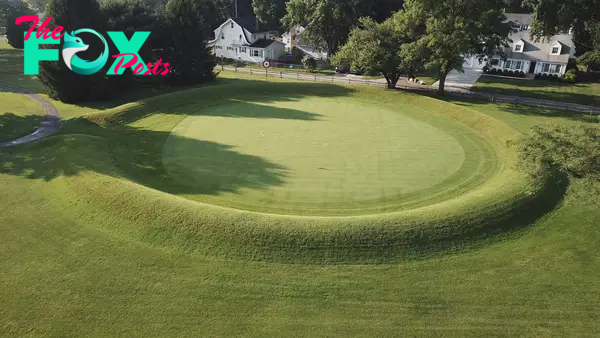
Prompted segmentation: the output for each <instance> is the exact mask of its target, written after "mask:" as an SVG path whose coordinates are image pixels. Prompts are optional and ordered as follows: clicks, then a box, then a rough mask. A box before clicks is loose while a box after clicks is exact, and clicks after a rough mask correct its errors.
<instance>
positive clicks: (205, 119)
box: [163, 97, 479, 215]
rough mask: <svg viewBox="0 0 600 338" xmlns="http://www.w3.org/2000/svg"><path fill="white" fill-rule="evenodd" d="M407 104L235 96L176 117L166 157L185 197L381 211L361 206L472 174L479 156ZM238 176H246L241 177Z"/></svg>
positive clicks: (393, 200)
mask: <svg viewBox="0 0 600 338" xmlns="http://www.w3.org/2000/svg"><path fill="white" fill-rule="evenodd" d="M407 109H408V107H407V106H399V108H398V109H392V108H390V107H385V106H378V105H373V104H367V103H364V102H361V101H358V100H352V99H332V98H319V97H307V98H303V99H299V100H281V101H269V103H261V102H258V100H257V102H249V101H239V100H238V101H235V102H233V103H228V104H224V105H221V106H213V107H209V108H205V109H203V110H201V111H199V112H198V113H197V114H194V115H192V116H189V117H187V118H185V119H184V120H183V121H182V122H180V123H179V124H178V125H177V126H176V127H175V128H174V129H173V130H172V132H171V134H170V136H169V137H168V139H167V141H166V143H165V145H164V148H163V164H164V166H165V168H166V170H167V172H168V173H169V174H170V175H171V176H172V177H173V178H174V179H175V180H176V181H177V182H178V183H179V184H183V185H188V186H193V187H194V188H195V191H196V192H197V194H195V196H188V197H192V198H193V199H198V200H201V201H204V202H207V203H212V204H217V205H224V206H229V207H235V208H240V209H246V210H253V211H266V212H275V213H285V214H318V215H323V214H338V213H340V210H343V213H344V214H348V213H353V212H352V210H355V211H356V212H354V213H365V212H366V213H369V212H377V211H382V210H379V209H377V210H375V211H373V210H371V211H370V210H369V209H366V210H365V208H368V207H375V206H378V205H388V206H389V205H392V206H398V205H399V204H402V203H406V202H409V201H414V200H415V199H419V198H423V197H424V196H425V195H427V196H431V195H435V193H439V192H440V191H442V190H446V189H449V188H451V187H453V186H455V185H457V184H460V183H461V182H463V181H464V180H465V179H468V178H469V177H470V176H472V175H473V172H474V170H476V167H477V164H478V162H479V161H478V159H476V158H471V159H470V160H469V161H468V162H469V163H468V165H465V161H466V159H467V156H469V155H471V157H477V154H472V153H470V154H467V153H466V152H465V149H464V147H463V146H462V145H461V142H459V140H457V138H456V137H455V136H453V135H451V134H450V133H449V132H448V130H443V129H441V128H439V127H436V126H432V125H430V124H427V123H425V122H422V121H419V120H417V119H414V118H412V117H409V116H407V115H406V114H403V110H407ZM446 129H448V128H446ZM463 142H464V141H463ZM209 145H210V146H209ZM211 149H212V150H213V151H211ZM222 149H227V152H223V151H221V150H222ZM233 154H235V155H233ZM461 169H462V170H461ZM239 180H243V181H244V182H246V183H247V182H250V184H245V185H244V186H243V187H238V185H237V184H236V182H237V181H239ZM392 209H393V207H392Z"/></svg>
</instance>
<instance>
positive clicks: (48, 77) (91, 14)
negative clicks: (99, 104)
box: [39, 0, 109, 103]
mask: <svg viewBox="0 0 600 338" xmlns="http://www.w3.org/2000/svg"><path fill="white" fill-rule="evenodd" d="M45 15H46V17H52V21H50V23H49V24H48V28H49V29H50V30H52V29H54V28H55V27H57V26H63V27H64V28H65V30H64V31H66V32H73V31H76V30H78V29H81V28H90V29H93V30H95V31H97V32H101V31H102V28H103V27H104V25H103V24H102V16H101V12H100V7H99V5H98V2H97V1H95V0H50V1H49V2H48V4H47V5H46V13H45ZM84 34H89V33H83V34H82V36H83V37H84V40H85V36H86V35H84ZM87 36H90V37H93V35H87ZM92 39H93V38H90V41H91V40H92ZM100 45H101V44H98V43H91V44H90V47H89V49H88V50H87V51H85V52H80V53H79V54H78V55H79V56H80V57H81V58H82V59H87V60H93V59H95V58H97V57H98V55H100V53H101V50H102V49H103V48H104V46H100ZM41 48H56V46H41ZM59 55H60V60H59V61H42V62H40V72H39V79H40V81H41V83H42V84H43V85H44V87H45V88H46V91H47V92H48V94H49V95H50V96H51V97H52V98H55V99H58V100H61V101H63V102H67V103H75V102H81V101H88V100H95V99H102V98H105V97H106V96H107V95H109V92H107V89H109V88H108V86H107V85H106V83H105V81H104V80H105V76H106V75H105V74H103V73H102V72H101V71H100V72H98V73H95V74H92V75H79V74H77V73H75V72H73V71H72V70H70V69H69V68H68V67H67V66H66V65H65V63H64V61H63V60H62V53H59Z"/></svg>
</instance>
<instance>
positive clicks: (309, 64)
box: [302, 55, 317, 72]
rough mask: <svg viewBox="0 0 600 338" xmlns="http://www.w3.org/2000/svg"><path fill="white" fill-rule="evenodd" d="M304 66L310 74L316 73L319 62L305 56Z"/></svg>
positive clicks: (303, 59)
mask: <svg viewBox="0 0 600 338" xmlns="http://www.w3.org/2000/svg"><path fill="white" fill-rule="evenodd" d="M302 65H304V68H305V69H306V70H308V71H309V72H314V71H315V69H316V68H317V60H315V58H313V57H312V56H310V55H305V56H304V57H303V58H302Z"/></svg>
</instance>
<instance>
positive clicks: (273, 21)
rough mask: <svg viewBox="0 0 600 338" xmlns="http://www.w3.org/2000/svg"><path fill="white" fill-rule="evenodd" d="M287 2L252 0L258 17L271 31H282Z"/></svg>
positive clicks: (280, 0)
mask: <svg viewBox="0 0 600 338" xmlns="http://www.w3.org/2000/svg"><path fill="white" fill-rule="evenodd" d="M286 2H287V0H252V8H253V10H254V14H255V15H256V17H257V18H258V19H259V20H260V21H261V22H262V23H264V24H265V25H266V26H267V27H268V28H270V29H276V30H279V31H281V30H282V29H281V18H283V17H284V15H285V3H286Z"/></svg>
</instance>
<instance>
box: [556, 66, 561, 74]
mask: <svg viewBox="0 0 600 338" xmlns="http://www.w3.org/2000/svg"><path fill="white" fill-rule="evenodd" d="M561 68H562V66H561V65H555V67H554V72H555V73H560V69H561Z"/></svg>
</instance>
